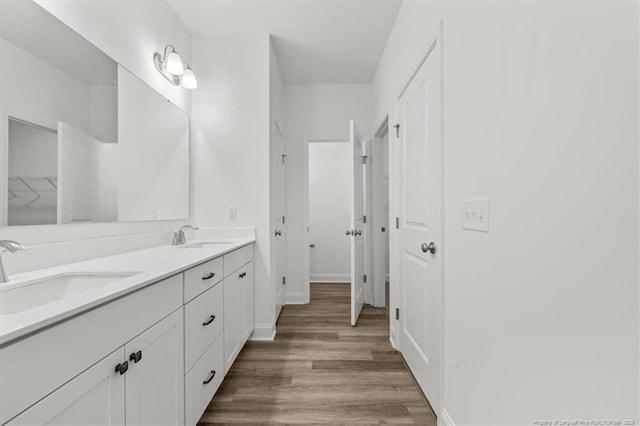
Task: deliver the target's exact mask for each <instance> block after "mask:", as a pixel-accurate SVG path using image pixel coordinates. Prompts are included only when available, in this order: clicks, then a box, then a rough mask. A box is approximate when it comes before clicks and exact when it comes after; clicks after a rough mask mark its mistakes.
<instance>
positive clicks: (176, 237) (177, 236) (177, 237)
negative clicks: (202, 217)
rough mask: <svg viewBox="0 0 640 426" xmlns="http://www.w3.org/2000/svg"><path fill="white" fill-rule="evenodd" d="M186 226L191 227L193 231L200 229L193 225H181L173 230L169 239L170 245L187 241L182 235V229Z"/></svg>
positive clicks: (177, 244) (179, 244)
mask: <svg viewBox="0 0 640 426" xmlns="http://www.w3.org/2000/svg"><path fill="white" fill-rule="evenodd" d="M186 228H189V229H193V230H194V231H197V230H198V229H200V228H198V227H197V226H194V225H182V226H181V227H180V228H178V229H177V230H176V231H174V232H173V241H171V245H172V246H181V245H183V244H186V243H187V238H186V237H185V235H184V230H185V229H186Z"/></svg>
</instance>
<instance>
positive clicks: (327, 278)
mask: <svg viewBox="0 0 640 426" xmlns="http://www.w3.org/2000/svg"><path fill="white" fill-rule="evenodd" d="M309 280H310V281H311V282H312V283H348V282H350V281H351V274H311V275H310V276H309Z"/></svg>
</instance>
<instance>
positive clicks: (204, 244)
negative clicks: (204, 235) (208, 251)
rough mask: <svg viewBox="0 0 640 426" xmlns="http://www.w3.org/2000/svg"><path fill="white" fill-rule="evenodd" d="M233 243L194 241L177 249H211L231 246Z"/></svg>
mask: <svg viewBox="0 0 640 426" xmlns="http://www.w3.org/2000/svg"><path fill="white" fill-rule="evenodd" d="M233 243H234V241H194V242H192V243H188V244H183V245H181V246H178V247H179V248H212V247H216V246H220V245H225V244H233Z"/></svg>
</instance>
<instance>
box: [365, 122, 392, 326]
mask: <svg viewBox="0 0 640 426" xmlns="http://www.w3.org/2000/svg"><path fill="white" fill-rule="evenodd" d="M387 127H388V119H387V118H385V119H384V120H383V122H382V124H381V125H380V127H379V128H378V130H377V131H376V133H375V135H374V138H373V139H372V140H371V144H370V146H369V150H368V151H369V157H370V159H369V161H368V163H369V164H370V166H371V190H370V191H368V192H369V193H370V194H371V201H370V203H369V205H368V206H367V207H368V209H367V210H369V211H370V216H371V223H372V226H371V233H372V236H371V243H370V244H371V256H372V261H371V268H370V271H371V274H372V278H373V281H372V291H373V297H372V305H373V306H375V307H380V308H383V309H384V311H385V314H386V315H387V317H389V299H390V297H389V293H390V291H389V289H390V281H389V277H390V271H389V269H390V266H391V264H390V260H389V255H390V248H389V244H390V239H389V234H390V232H391V224H390V222H389V217H390V213H389V208H390V205H389V196H390V192H389V190H390V188H389V138H388V131H387Z"/></svg>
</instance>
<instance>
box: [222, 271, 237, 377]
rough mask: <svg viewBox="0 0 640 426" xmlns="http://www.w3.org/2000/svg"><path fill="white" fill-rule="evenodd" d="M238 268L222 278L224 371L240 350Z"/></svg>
mask: <svg viewBox="0 0 640 426" xmlns="http://www.w3.org/2000/svg"><path fill="white" fill-rule="evenodd" d="M240 273H241V271H240V270H237V271H235V272H234V273H232V274H231V275H229V276H228V277H227V278H225V279H224V281H223V284H224V308H223V309H222V310H223V312H224V331H223V335H224V373H225V374H227V371H229V368H231V364H233V361H235V359H236V357H237V356H238V353H239V352H240V341H239V339H238V335H239V334H240V333H241V330H242V286H241V284H242V283H241V281H242V278H240Z"/></svg>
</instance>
